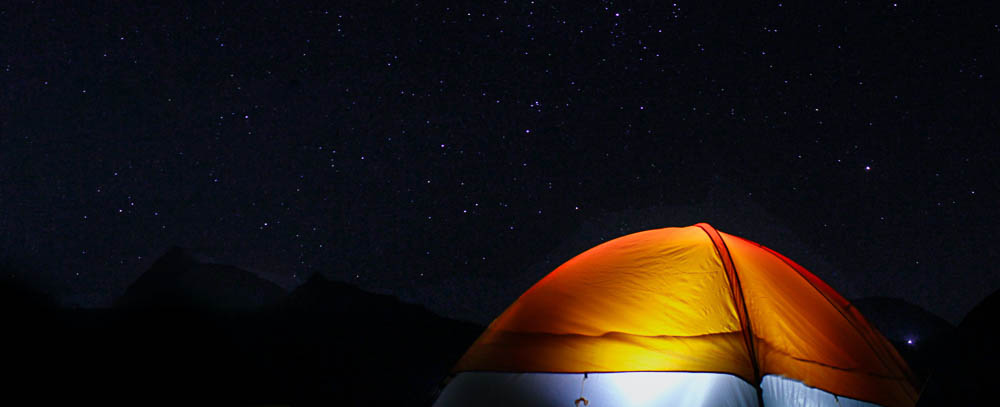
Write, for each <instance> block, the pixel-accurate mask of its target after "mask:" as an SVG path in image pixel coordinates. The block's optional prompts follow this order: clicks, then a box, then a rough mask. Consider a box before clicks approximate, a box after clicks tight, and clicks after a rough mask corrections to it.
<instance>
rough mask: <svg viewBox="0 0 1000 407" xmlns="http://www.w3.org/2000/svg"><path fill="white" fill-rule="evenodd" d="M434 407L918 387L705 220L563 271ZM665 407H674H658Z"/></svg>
mask: <svg viewBox="0 0 1000 407" xmlns="http://www.w3.org/2000/svg"><path fill="white" fill-rule="evenodd" d="M453 373H454V375H453V376H452V378H451V380H450V381H449V382H448V383H447V384H446V385H445V387H444V388H443V389H442V392H441V394H440V396H439V397H438V400H437V402H436V403H435V406H438V407H451V406H464V405H487V406H491V405H497V406H500V405H503V406H510V405H520V406H551V405H573V403H576V404H577V405H580V406H582V405H615V406H627V405H685V406H699V405H703V406H709V405H710V406H757V405H759V403H761V402H762V403H763V404H764V405H765V406H769V407H770V406H782V405H810V406H827V405H830V406H871V405H880V406H891V407H897V406H900V407H901V406H913V405H914V404H915V403H916V399H917V392H916V388H915V386H914V380H913V376H912V374H911V373H910V371H909V368H908V367H907V366H906V363H905V362H904V361H903V359H902V358H901V357H900V356H899V354H898V353H897V352H896V350H895V349H894V348H893V347H892V345H891V344H890V343H889V342H888V341H887V340H886V339H885V338H884V337H883V336H882V335H881V334H880V333H878V331H877V330H876V329H875V328H873V327H872V326H871V325H869V324H868V322H867V321H866V320H865V319H864V317H862V316H861V314H860V313H858V311H857V310H856V309H855V308H854V307H852V306H851V304H850V303H849V302H848V301H847V300H845V299H844V298H843V297H842V296H840V295H839V294H837V292H835V291H834V290H833V289H832V288H831V287H830V286H828V285H827V284H825V283H824V282H823V281H821V280H820V279H819V278H817V277H816V276H814V275H812V274H811V273H809V272H808V271H807V270H805V269H804V268H802V267H801V266H799V265H798V264H796V263H794V262H793V261H791V260H789V259H787V258H785V257H784V256H782V255H781V254H778V253H777V252H775V251H773V250H770V249H768V248H766V247H764V246H761V245H759V244H757V243H754V242H751V241H749V240H745V239H742V238H739V237H736V236H733V235H729V234H726V233H722V232H719V231H717V230H716V229H715V228H713V227H712V226H710V225H708V224H705V223H699V224H697V225H694V226H690V227H685V228H666V229H657V230H650V231H645V232H640V233H635V234H631V235H627V236H624V237H621V238H618V239H614V240H611V241H608V242H606V243H604V244H601V245H598V246H596V247H594V248H592V249H590V250H587V251H586V252H584V253H582V254H580V255H578V256H576V257H574V258H573V259H571V260H569V261H567V262H566V263H564V264H563V265H561V266H560V267H558V268H556V269H555V270H554V271H552V272H551V273H549V274H548V275H547V276H545V277H544V278H543V279H542V280H540V281H539V282H538V283H536V284H535V285H534V286H532V287H531V288H530V289H528V290H527V291H526V292H525V293H524V294H522V295H521V297H520V298H518V300H517V301H515V302H514V303H513V304H512V305H511V306H510V307H508V308H507V310H506V311H504V312H503V314H501V315H500V316H499V317H498V318H497V319H496V320H494V321H493V323H492V324H490V326H489V327H488V328H487V329H486V331H485V332H484V333H483V334H482V335H481V336H480V337H479V339H477V340H476V342H475V343H473V345H472V346H471V347H470V348H469V350H468V351H467V352H466V353H465V355H464V356H463V357H462V358H461V360H459V362H458V364H457V365H456V366H455V368H454V371H453ZM663 403H667V404H663Z"/></svg>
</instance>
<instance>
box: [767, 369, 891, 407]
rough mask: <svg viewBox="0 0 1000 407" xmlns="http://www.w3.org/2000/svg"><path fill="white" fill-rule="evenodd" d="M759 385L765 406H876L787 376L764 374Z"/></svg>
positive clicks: (876, 406)
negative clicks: (828, 391)
mask: <svg viewBox="0 0 1000 407" xmlns="http://www.w3.org/2000/svg"><path fill="white" fill-rule="evenodd" d="M760 387H761V389H762V390H763V399H764V405H765V406H767V407H786V406H787V407H802V406H809V407H878V405H876V404H872V403H867V402H864V401H861V400H855V399H852V398H849V397H840V396H836V395H834V394H832V393H827V392H825V391H823V390H820V389H817V388H813V387H809V386H806V385H804V384H802V383H801V382H798V381H795V380H792V379H789V378H787V377H781V376H775V375H767V376H764V380H763V382H761V385H760Z"/></svg>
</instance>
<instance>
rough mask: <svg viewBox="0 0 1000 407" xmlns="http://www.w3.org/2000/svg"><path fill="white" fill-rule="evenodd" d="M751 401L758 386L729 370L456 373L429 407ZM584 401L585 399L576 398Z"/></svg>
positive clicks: (738, 405) (719, 406) (709, 406)
mask: <svg viewBox="0 0 1000 407" xmlns="http://www.w3.org/2000/svg"><path fill="white" fill-rule="evenodd" d="M581 398H583V399H586V400H587V404H588V405H590V406H635V407H639V406H666V405H670V406H685V407H700V406H705V407H752V406H756V405H757V391H756V390H755V389H754V388H753V386H751V385H750V384H748V383H747V382H745V381H743V380H740V379H739V378H738V377H736V376H733V375H729V374H720V373H687V372H624V373H591V374H588V375H587V376H586V378H584V375H583V374H582V373H503V372H463V373H460V374H458V375H457V376H456V377H455V378H454V379H453V380H452V381H451V382H450V383H449V385H448V387H446V388H445V389H444V390H443V391H442V393H441V396H440V397H438V399H437V401H436V402H435V403H434V407H458V406H477V407H510V406H520V407H551V406H572V405H574V402H575V401H577V400H580V399H581ZM578 405H579V406H583V405H584V403H583V402H582V400H581V402H580V403H579V404H578Z"/></svg>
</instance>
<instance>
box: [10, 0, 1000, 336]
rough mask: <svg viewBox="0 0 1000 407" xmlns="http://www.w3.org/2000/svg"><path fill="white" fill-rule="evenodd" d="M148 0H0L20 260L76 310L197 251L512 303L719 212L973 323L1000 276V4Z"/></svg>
mask: <svg viewBox="0 0 1000 407" xmlns="http://www.w3.org/2000/svg"><path fill="white" fill-rule="evenodd" d="M147 3H148V2H140V3H136V4H127V5H125V4H117V3H114V4H113V3H102V4H101V5H99V6H96V7H95V6H92V5H87V6H86V7H85V6H84V4H83V3H73V2H32V3H28V2H17V3H14V4H4V5H3V6H0V19H2V21H3V23H2V24H0V30H2V38H4V40H3V41H2V43H0V68H2V70H0V83H2V86H3V87H2V89H3V91H2V96H0V99H2V105H0V126H2V127H0V168H2V169H3V173H2V175H0V231H2V232H0V261H2V262H3V264H4V265H5V270H4V272H5V273H6V274H8V275H7V276H4V277H5V278H12V279H17V280H22V281H24V282H26V283H28V284H31V285H32V286H34V287H37V288H38V289H40V290H42V291H44V292H46V293H48V294H49V295H50V296H52V297H53V298H54V299H56V300H57V301H59V302H60V303H61V304H63V305H65V306H82V307H103V306H108V305H109V304H111V302H112V301H113V299H114V298H115V297H116V296H118V295H120V294H121V293H122V292H123V291H124V290H125V288H126V287H127V286H128V284H130V283H131V282H132V281H134V280H135V279H136V278H137V277H138V276H139V275H140V274H141V273H142V272H143V271H144V270H146V269H147V268H148V267H149V266H150V265H151V264H152V262H153V261H154V260H155V259H156V257H157V256H159V255H160V254H162V253H163V252H164V251H165V250H166V248H167V247H169V246H170V245H180V246H186V247H192V248H197V249H198V250H201V251H202V252H204V253H207V255H208V256H210V257H211V258H213V259H217V261H220V262H224V263H229V264H235V265H238V266H240V267H244V268H247V269H249V270H252V271H254V272H256V273H258V274H260V275H262V276H265V277H266V278H269V279H271V280H272V281H275V282H277V283H279V284H281V285H282V286H284V287H286V288H292V287H294V286H296V285H297V284H300V283H301V282H303V281H305V279H306V278H308V277H309V276H310V275H312V274H313V273H316V272H319V273H323V274H324V275H326V276H327V277H329V278H332V279H336V280H340V281H350V282H353V283H355V284H358V285H359V286H361V287H364V288H366V289H369V290H373V291H378V292H384V293H390V294H393V295H397V296H399V297H401V298H403V299H406V300H409V301H414V302H419V303H423V304H426V305H428V306H429V307H431V308H432V309H434V310H436V311H438V312H440V313H443V314H446V315H450V316H455V317H459V318H465V319H474V320H479V321H488V320H489V318H492V316H495V314H496V312H499V310H502V309H503V307H504V306H505V305H506V304H508V303H509V302H510V301H512V300H513V299H514V298H516V295H517V294H518V293H520V292H521V291H523V290H524V289H525V288H527V286H528V285H530V284H531V282H533V281H535V280H537V279H538V278H540V277H541V275H544V272H545V271H537V270H541V269H544V268H545V267H541V266H537V265H538V264H544V265H551V267H548V270H551V268H554V267H555V266H556V265H558V263H560V262H561V261H565V260H566V259H568V257H567V256H572V255H573V254H575V253H574V252H571V251H572V250H569V249H566V248H567V247H569V248H573V250H576V249H578V248H582V249H585V248H586V247H589V246H585V245H583V242H586V243H587V244H588V245H593V244H596V243H599V242H600V241H602V240H607V239H610V238H613V237H616V236H619V235H621V234H624V233H628V232H634V231H638V230H641V229H646V228H652V227H666V226H687V225H689V224H691V223H694V222H697V221H700V220H707V221H710V222H713V224H714V225H715V226H716V227H718V228H719V229H720V230H723V231H728V232H732V233H736V234H740V235H741V236H744V237H747V238H750V239H753V240H757V241H759V242H760V243H763V244H765V245H768V246H771V247H775V248H776V249H778V250H779V251H783V248H784V246H789V247H791V246H795V247H800V248H804V249H801V250H795V249H792V251H793V252H796V253H806V252H808V253H809V254H808V255H805V256H804V258H803V256H800V257H798V258H797V257H796V256H795V255H794V254H793V253H786V254H788V255H789V256H790V257H792V258H793V259H795V260H798V261H799V262H800V263H802V264H803V265H804V266H806V267H807V268H810V269H814V270H815V271H816V272H817V274H818V275H820V277H822V278H824V279H826V280H827V282H828V283H830V284H831V285H832V286H833V287H834V288H836V289H838V290H840V291H841V292H842V293H843V294H844V295H845V296H847V297H849V298H857V297H862V296H871V295H888V296H895V297H901V298H904V299H906V300H908V301H910V302H913V303H915V304H918V305H920V306H922V307H924V308H927V309H929V310H931V311H933V312H935V313H937V314H939V315H941V316H943V317H945V318H946V319H948V320H950V321H952V322H953V323H954V322H958V321H959V320H960V319H961V317H962V316H964V315H965V313H966V312H967V311H968V310H969V309H970V308H971V307H972V306H973V305H975V304H976V303H977V302H978V301H980V300H981V299H982V298H984V297H985V296H986V295H988V294H989V293H990V292H992V291H994V290H996V289H998V288H1000V277H998V276H1000V273H997V272H995V270H994V264H995V263H996V260H997V254H998V252H997V248H996V245H995V244H994V242H993V241H992V237H993V236H994V235H996V234H997V232H998V221H997V216H996V215H997V210H996V208H997V204H996V202H997V192H998V182H997V180H996V177H995V174H996V173H997V165H996V159H997V153H998V147H997V141H998V139H997V136H998V120H1000V109H998V103H997V99H996V98H997V96H996V95H998V94H1000V89H998V86H997V85H998V83H997V79H998V77H997V75H998V73H1000V66H998V63H1000V60H998V58H1000V57H998V53H997V52H996V45H997V44H1000V19H997V18H996V17H995V16H992V15H989V13H986V12H984V11H983V10H988V9H990V8H989V7H980V6H977V5H975V4H966V3H962V4H957V3H959V2H951V1H934V2H905V1H900V2H891V1H881V2H822V3H824V4H822V5H817V4H812V3H814V2H808V4H794V5H793V4H784V3H782V2H781V1H769V2H725V3H719V4H712V3H711V2H701V1H698V2H670V1H667V2H634V3H630V2H612V1H600V2H550V1H466V2H444V1H442V2H414V1H401V2H400V1H393V2H367V1H364V2H361V1H359V2H346V1H345V2H331V3H329V4H323V3H315V2H308V1H306V2H280V1H261V2H253V3H254V4H242V3H240V2H219V1H205V2H198V4H197V5H190V6H179V5H170V6H158V5H152V4H147ZM730 3H739V4H730ZM743 3H747V4H743ZM749 3H754V4H749ZM798 3H801V2H798ZM984 4H985V3H984ZM713 191H716V192H713ZM717 191H723V192H717ZM746 207H753V208H755V209H753V210H752V211H747V210H744V209H745V208H746ZM680 212H684V214H685V215H684V216H675V215H676V214H677V213H680ZM748 218H753V221H752V222H750V223H747V219H748ZM682 221H683V222H685V223H672V222H682ZM754 222H755V223H754ZM602 225H603V226H602ZM607 225H610V226H607ZM746 225H752V226H746ZM602 228H603V229H602ZM776 231H777V232H776ZM737 232H739V233H737ZM779 232H780V233H779ZM775 233H777V234H775ZM767 236H781V237H780V238H776V239H777V241H768V240H765V239H764V237H767ZM560 248H562V249H560ZM576 252H578V251H576ZM820 263H822V264H820ZM540 267H541V268H540ZM546 267H547V266H546ZM536 269H537V270H536ZM532 270H535V271H532ZM540 273H541V274H540Z"/></svg>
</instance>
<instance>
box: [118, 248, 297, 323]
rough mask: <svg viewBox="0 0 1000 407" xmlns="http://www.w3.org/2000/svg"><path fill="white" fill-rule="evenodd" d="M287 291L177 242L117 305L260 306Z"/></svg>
mask: <svg viewBox="0 0 1000 407" xmlns="http://www.w3.org/2000/svg"><path fill="white" fill-rule="evenodd" d="M286 294H287V293H286V291H285V290H284V289H283V288H281V287H280V286H278V285H277V284H275V283H272V282H270V281H268V280H265V279H263V278H261V277H258V276H257V275H255V274H253V273H251V272H249V271H246V270H243V269H240V268H237V267H234V266H229V265H223V264H214V263H209V262H204V261H202V260H200V259H199V258H198V257H197V256H196V255H194V254H193V253H191V252H190V251H189V250H186V249H183V248H180V247H176V246H175V247H171V248H170V249H169V250H167V252H166V253H164V254H163V255H162V256H160V258H159V259H157V260H156V262H154V263H153V265H152V267H150V268H149V270H147V271H146V272H145V273H143V274H142V275H141V276H139V278H138V279H136V281H135V282H133V283H132V285H130V286H129V287H128V289H126V290H125V293H124V294H123V295H122V296H121V297H119V298H118V299H117V300H116V301H115V303H114V307H116V308H191V309H256V308H260V307H264V306H268V305H273V304H275V303H277V302H278V301H280V300H281V299H282V298H283V297H284V296H285V295H286Z"/></svg>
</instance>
